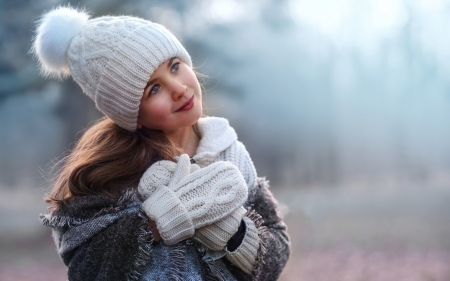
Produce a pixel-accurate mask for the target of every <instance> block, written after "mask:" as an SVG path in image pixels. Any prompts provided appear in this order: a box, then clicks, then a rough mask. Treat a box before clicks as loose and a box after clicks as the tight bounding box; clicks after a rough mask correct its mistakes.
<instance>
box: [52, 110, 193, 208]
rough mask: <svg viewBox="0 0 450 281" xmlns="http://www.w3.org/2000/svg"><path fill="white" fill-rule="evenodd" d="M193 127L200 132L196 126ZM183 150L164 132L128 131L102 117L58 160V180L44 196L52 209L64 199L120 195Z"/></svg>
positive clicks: (148, 130) (143, 129)
mask: <svg viewBox="0 0 450 281" xmlns="http://www.w3.org/2000/svg"><path fill="white" fill-rule="evenodd" d="M194 130H195V131H198V128H197V127H196V125H194ZM180 153H182V151H181V149H180V148H177V147H176V146H175V145H174V144H173V143H171V142H170V141H169V139H167V137H166V136H165V135H164V133H163V132H162V131H158V130H150V129H146V128H142V129H139V130H137V131H136V132H130V131H127V130H125V129H123V128H121V127H119V126H118V125H117V124H115V123H114V122H113V121H112V120H111V119H108V118H102V119H100V120H99V121H98V122H97V123H96V124H94V125H93V126H91V127H90V128H89V129H88V130H87V131H86V132H85V133H84V134H83V136H82V137H81V138H80V140H79V141H78V142H77V143H76V145H75V147H74V149H73V150H72V152H71V153H70V154H69V155H68V156H66V157H65V158H63V159H62V160H61V161H59V162H58V163H57V168H56V174H57V177H56V180H55V181H54V183H53V186H52V189H51V191H50V193H49V194H47V195H46V197H45V198H44V199H45V201H46V202H47V203H49V204H50V206H49V209H54V208H57V207H58V205H59V204H60V203H62V202H64V201H65V200H68V199H71V198H74V197H79V196H86V195H98V194H103V195H107V196H111V197H118V196H120V195H121V193H122V192H123V191H124V190H125V189H127V188H130V187H134V186H137V184H138V183H139V179H140V177H141V176H142V174H143V173H144V172H145V170H146V169H147V168H148V167H149V166H150V165H151V164H153V163H154V162H156V161H159V160H163V159H165V160H173V157H174V156H175V155H178V154H180Z"/></svg>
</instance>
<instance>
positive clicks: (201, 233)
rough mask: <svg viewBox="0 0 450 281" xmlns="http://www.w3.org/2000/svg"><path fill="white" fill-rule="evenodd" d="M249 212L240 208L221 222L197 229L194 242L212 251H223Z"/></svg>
mask: <svg viewBox="0 0 450 281" xmlns="http://www.w3.org/2000/svg"><path fill="white" fill-rule="evenodd" d="M246 213H247V211H246V210H245V209H244V208H243V207H240V208H239V209H237V210H236V211H234V212H233V213H231V214H230V215H229V216H227V217H225V218H223V219H221V220H220V221H218V222H216V223H213V224H210V225H207V226H204V227H202V228H199V229H197V231H196V232H195V235H194V237H193V239H194V240H196V241H198V242H200V243H202V244H204V245H205V246H206V247H208V248H209V249H211V250H215V251H218V250H223V249H224V248H225V246H226V245H227V242H228V240H230V238H231V237H232V236H233V235H234V234H235V233H236V231H237V230H238V228H239V225H240V224H241V221H242V218H243V217H244V215H245V214H246Z"/></svg>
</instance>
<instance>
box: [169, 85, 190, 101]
mask: <svg viewBox="0 0 450 281" xmlns="http://www.w3.org/2000/svg"><path fill="white" fill-rule="evenodd" d="M171 86H172V87H171V88H172V98H173V99H174V100H179V99H180V98H182V97H183V96H184V95H185V94H186V90H187V87H186V86H185V85H183V84H182V83H180V82H178V81H173V82H172V85H171Z"/></svg>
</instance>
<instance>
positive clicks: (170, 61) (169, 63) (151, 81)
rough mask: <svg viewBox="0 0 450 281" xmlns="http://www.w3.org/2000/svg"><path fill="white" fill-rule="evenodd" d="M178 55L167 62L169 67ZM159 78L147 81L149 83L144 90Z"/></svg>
mask: <svg viewBox="0 0 450 281" xmlns="http://www.w3.org/2000/svg"><path fill="white" fill-rule="evenodd" d="M176 58H177V57H172V58H170V60H169V62H167V68H170V66H171V65H172V62H173V60H174V59H176ZM157 80H158V78H155V79H152V80H150V81H148V82H147V85H145V88H144V91H145V90H146V89H147V88H148V86H150V85H152V84H154V83H155V82H156V81H157Z"/></svg>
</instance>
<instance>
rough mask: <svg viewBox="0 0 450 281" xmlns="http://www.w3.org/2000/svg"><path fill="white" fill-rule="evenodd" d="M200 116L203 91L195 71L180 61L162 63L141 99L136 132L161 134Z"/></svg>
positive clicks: (187, 123) (186, 124)
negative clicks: (139, 130)
mask: <svg viewBox="0 0 450 281" xmlns="http://www.w3.org/2000/svg"><path fill="white" fill-rule="evenodd" d="M201 115H202V91H201V87H200V83H199V82H198V80H197V77H196V76H195V73H194V71H193V70H192V69H191V67H189V66H188V65H187V64H185V63H184V62H182V61H181V60H180V59H179V58H177V57H174V58H171V59H169V60H167V61H165V62H164V63H162V64H161V65H160V66H159V67H158V68H157V69H156V70H155V72H154V73H153V74H152V76H150V80H149V82H148V83H147V86H146V88H145V90H144V95H143V96H142V98H141V104H140V105H139V114H138V129H140V128H142V127H145V128H149V129H156V130H162V131H164V132H169V131H174V130H176V129H179V128H182V127H187V126H191V125H193V124H194V123H195V122H197V120H198V119H199V118H200V116H201Z"/></svg>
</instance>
